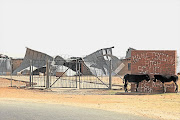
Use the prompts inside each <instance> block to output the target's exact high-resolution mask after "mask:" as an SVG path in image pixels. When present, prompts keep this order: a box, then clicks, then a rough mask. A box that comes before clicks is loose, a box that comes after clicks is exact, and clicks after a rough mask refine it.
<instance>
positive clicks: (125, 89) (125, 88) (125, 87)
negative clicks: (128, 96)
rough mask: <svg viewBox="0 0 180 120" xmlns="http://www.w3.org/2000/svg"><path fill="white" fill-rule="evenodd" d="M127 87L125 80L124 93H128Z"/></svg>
mask: <svg viewBox="0 0 180 120" xmlns="http://www.w3.org/2000/svg"><path fill="white" fill-rule="evenodd" d="M127 86H128V82H127V80H125V84H124V91H125V92H128V90H127Z"/></svg>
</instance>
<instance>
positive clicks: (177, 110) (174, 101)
mask: <svg viewBox="0 0 180 120" xmlns="http://www.w3.org/2000/svg"><path fill="white" fill-rule="evenodd" d="M72 91H76V92H77V91H78V92H81V94H80V95H77V94H63V93H64V92H53V91H44V90H26V89H17V88H8V87H0V99H16V100H23V101H31V102H36V103H51V104H54V103H55V104H63V105H71V106H80V107H86V108H95V109H102V110H108V111H116V112H119V113H122V114H132V115H138V116H144V117H149V118H157V119H164V120H171V119H172V120H180V107H179V106H180V93H166V94H156V95H107V93H108V94H111V93H114V92H118V91H109V90H106V91H105V90H97V91H96V92H97V93H100V92H102V93H103V94H106V95H84V94H83V93H87V92H91V91H88V90H69V93H71V92H72Z"/></svg>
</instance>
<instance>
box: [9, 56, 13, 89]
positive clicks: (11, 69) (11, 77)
mask: <svg viewBox="0 0 180 120" xmlns="http://www.w3.org/2000/svg"><path fill="white" fill-rule="evenodd" d="M10 64H11V87H12V72H13V64H12V58H11V59H10Z"/></svg>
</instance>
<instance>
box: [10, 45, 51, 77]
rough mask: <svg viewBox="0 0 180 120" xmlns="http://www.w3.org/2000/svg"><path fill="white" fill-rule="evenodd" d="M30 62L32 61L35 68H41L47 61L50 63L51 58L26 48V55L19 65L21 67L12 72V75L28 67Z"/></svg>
mask: <svg viewBox="0 0 180 120" xmlns="http://www.w3.org/2000/svg"><path fill="white" fill-rule="evenodd" d="M30 60H32V61H33V62H32V64H33V66H35V67H37V68H41V67H43V66H45V65H46V61H47V60H50V61H52V60H53V57H51V56H49V55H47V54H45V53H42V52H38V51H35V50H32V49H30V48H26V54H25V57H24V60H23V62H22V63H21V65H20V66H19V67H18V68H17V69H16V70H14V71H13V74H14V75H16V74H17V72H20V71H21V70H23V69H25V68H27V67H29V66H30Z"/></svg>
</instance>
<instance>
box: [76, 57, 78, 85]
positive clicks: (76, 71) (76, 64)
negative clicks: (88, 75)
mask: <svg viewBox="0 0 180 120" xmlns="http://www.w3.org/2000/svg"><path fill="white" fill-rule="evenodd" d="M77 75H78V71H77V58H76V88H78V82H77Z"/></svg>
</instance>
